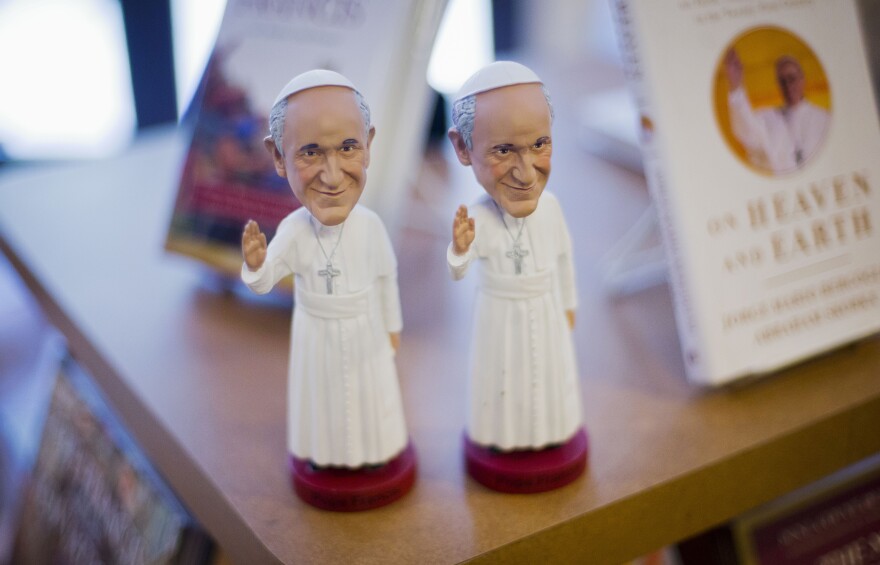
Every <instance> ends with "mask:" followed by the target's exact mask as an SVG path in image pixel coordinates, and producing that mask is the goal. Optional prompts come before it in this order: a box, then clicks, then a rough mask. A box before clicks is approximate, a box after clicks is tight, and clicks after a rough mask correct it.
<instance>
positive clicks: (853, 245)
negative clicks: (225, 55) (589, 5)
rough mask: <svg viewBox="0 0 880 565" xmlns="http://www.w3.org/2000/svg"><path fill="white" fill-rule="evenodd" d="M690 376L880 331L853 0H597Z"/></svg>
mask: <svg viewBox="0 0 880 565" xmlns="http://www.w3.org/2000/svg"><path fill="white" fill-rule="evenodd" d="M612 1H613V4H612V6H613V12H614V16H615V20H616V24H617V26H618V32H619V33H618V35H619V38H620V42H621V45H622V47H623V51H624V53H625V57H624V58H625V65H626V72H627V75H628V78H629V79H630V82H631V84H632V86H633V93H634V97H635V101H636V105H637V107H638V108H639V129H640V138H641V145H642V152H643V161H644V165H645V172H646V176H647V177H648V182H649V187H650V190H651V194H652V199H653V201H654V203H655V206H656V207H657V210H658V216H659V220H660V224H661V229H662V232H663V239H664V247H665V249H666V253H667V262H668V265H669V279H670V286H671V290H672V294H673V299H674V302H675V311H676V321H677V326H678V329H679V337H680V340H681V345H682V350H683V356H684V360H685V365H686V369H687V373H688V377H689V378H690V379H691V380H692V381H694V382H697V383H701V384H708V385H718V384H722V383H725V382H729V381H732V380H734V379H737V378H741V377H744V376H746V375H752V374H761V373H766V372H770V371H774V370H777V369H779V368H781V367H784V366H786V365H789V364H792V363H794V362H797V361H800V360H802V359H805V358H808V357H810V356H813V355H815V354H818V353H820V352H823V351H826V350H829V349H832V348H834V347H837V346H840V345H843V344H845V343H848V342H851V341H854V340H858V339H860V338H864V337H866V336H868V335H871V334H873V333H876V332H877V331H878V330H880V224H878V222H880V159H878V156H880V127H878V119H877V111H876V106H875V103H874V98H873V92H872V89H871V82H870V78H869V73H868V67H867V63H866V56H865V50H864V45H863V37H862V32H861V28H860V25H859V18H858V12H857V8H856V5H855V2H854V1H852V0H666V1H662V2H656V1H653V0H612Z"/></svg>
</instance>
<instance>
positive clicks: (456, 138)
mask: <svg viewBox="0 0 880 565" xmlns="http://www.w3.org/2000/svg"><path fill="white" fill-rule="evenodd" d="M446 135H447V136H449V141H451V142H452V147H453V149H455V156H456V157H458V161H459V162H460V163H461V164H462V165H464V166H465V167H467V166H470V164H471V154H470V151H468V148H467V145H466V144H465V142H464V138H463V137H461V134H460V133H458V130H457V129H455V128H454V127H451V128H449V131H448V132H447V133H446Z"/></svg>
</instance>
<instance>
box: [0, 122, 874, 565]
mask: <svg viewBox="0 0 880 565" xmlns="http://www.w3.org/2000/svg"><path fill="white" fill-rule="evenodd" d="M573 135H574V134H573V133H572V132H567V130H563V131H562V132H561V133H557V134H556V138H557V141H556V142H555V143H554V145H556V146H557V148H556V150H555V151H556V152H555V154H554V164H555V168H554V173H553V174H554V177H553V179H552V180H551V189H553V190H554V191H555V192H556V194H557V195H558V197H559V199H560V201H561V202H562V203H563V205H564V209H565V212H566V215H567V217H568V218H569V223H570V227H571V231H572V236H573V238H574V240H575V245H576V253H577V257H576V262H577V265H578V273H577V274H578V282H579V288H580V297H581V307H580V309H579V314H578V327H577V329H576V332H575V339H576V346H577V351H578V361H579V368H580V373H581V375H582V389H583V402H584V408H585V418H586V425H587V429H588V431H589V434H590V442H591V443H590V446H591V452H590V461H589V466H588V470H587V473H586V474H585V476H583V477H582V478H581V479H578V480H577V481H576V482H575V483H573V484H571V485H569V486H567V487H564V488H562V489H559V490H557V491H554V492H550V493H544V494H538V495H522V496H518V495H503V494H499V493H494V492H490V491H488V490H486V489H485V488H483V487H481V486H480V485H478V484H476V483H475V482H473V481H472V480H470V479H469V478H468V477H467V476H466V474H465V472H464V469H463V465H462V461H461V433H462V427H463V424H464V419H465V406H464V402H465V400H464V399H465V373H466V368H467V355H468V353H467V350H468V342H469V334H470V319H471V314H470V305H471V303H472V297H473V294H472V293H473V283H472V282H469V281H467V280H466V281H465V282H462V283H453V282H452V281H451V280H449V277H448V276H447V275H446V272H445V265H444V264H443V261H444V259H443V253H444V252H445V247H446V244H447V240H446V237H447V235H446V230H447V229H448V224H449V222H448V221H447V218H446V215H449V218H450V221H451V212H452V211H453V210H454V209H455V206H456V204H457V203H458V202H459V201H467V200H469V199H470V198H471V197H472V196H473V195H475V194H476V192H474V191H473V185H472V183H473V181H472V179H471V178H470V176H469V171H466V170H463V169H461V168H460V167H458V166H457V164H453V162H452V161H451V159H449V158H448V156H446V155H443V154H439V155H438V154H431V155H429V157H428V158H427V159H426V162H425V165H424V167H423V173H422V177H421V181H420V187H419V191H418V193H415V194H414V196H413V198H412V201H411V202H409V203H408V214H407V219H408V222H407V225H401V226H399V227H398V229H395V230H394V232H393V233H394V235H393V239H394V240H395V246H396V249H397V253H398V260H399V264H400V287H401V296H402V302H403V309H404V324H405V328H404V334H403V346H402V350H401V352H400V353H399V355H398V365H399V374H400V379H401V385H402V389H403V393H404V402H405V408H406V414H407V418H408V423H409V428H410V432H411V436H412V439H413V442H414V444H415V446H416V448H417V450H418V455H419V465H420V467H419V476H418V480H417V483H416V486H415V488H414V490H413V491H412V492H411V493H410V494H409V495H407V496H406V497H404V498H403V499H402V500H400V501H398V502H397V503H395V504H393V505H391V506H388V507H385V508H381V509H378V510H374V511H370V512H365V513H359V514H337V513H331V512H324V511H320V510H316V509H314V508H311V507H308V506H306V505H304V504H303V503H301V502H300V501H299V500H298V499H297V498H296V497H295V496H294V494H293V492H292V490H291V488H290V486H289V484H288V475H287V470H286V456H285V438H284V436H285V387H286V366H287V355H288V339H289V324H290V312H289V310H288V309H286V308H283V307H278V306H273V305H271V304H267V303H265V302H257V301H252V300H248V299H246V298H242V297H240V296H237V295H236V294H235V293H230V292H224V291H222V290H212V289H211V285H210V284H209V283H208V282H207V281H209V280H210V279H209V278H208V277H207V276H206V273H205V270H204V269H203V268H202V267H201V266H199V265H197V264H196V263H194V262H192V261H189V260H187V259H185V258H181V257H178V256H174V255H169V254H166V253H165V252H163V250H162V245H163V240H164V234H165V229H166V227H167V222H168V220H169V218H170V212H171V208H172V204H173V199H174V196H175V193H176V179H177V175H178V172H179V167H180V163H181V159H182V155H183V152H184V149H185V144H184V142H183V140H182V136H181V135H180V134H178V133H177V132H174V131H160V132H156V133H154V134H153V135H152V136H150V137H147V138H144V139H142V140H140V141H139V142H138V143H137V145H136V146H135V147H133V148H132V149H131V150H130V151H128V152H126V153H125V154H124V155H122V156H120V157H118V158H115V159H113V160H110V161H106V162H98V163H90V164H79V165H70V166H63V167H54V168H38V169H34V170H12V171H7V172H4V173H3V174H2V175H0V250H2V252H3V253H4V254H6V255H7V256H8V257H9V258H10V260H11V262H12V263H13V265H14V266H15V267H16V269H17V270H18V271H19V272H20V273H21V275H22V277H23V279H24V280H25V281H26V284H27V285H28V287H29V289H30V291H31V292H32V293H33V294H34V295H35V296H36V297H37V299H38V300H39V302H40V304H41V305H42V307H43V309H44V310H45V312H46V314H47V317H48V318H49V319H50V320H51V322H52V323H53V324H54V325H56V326H57V327H58V328H59V329H60V330H61V332H62V333H63V334H64V335H65V336H66V338H67V340H68V342H69V347H70V349H71V351H72V353H73V354H74V356H75V357H77V358H78V359H79V360H80V362H81V363H82V364H83V365H84V366H85V367H86V368H87V369H88V370H89V371H90V372H91V374H92V375H93V376H94V378H95V380H96V382H97V383H98V385H99V386H100V387H101V388H102V389H103V390H104V392H105V393H106V395H107V396H108V398H109V400H110V402H111V403H112V405H113V406H114V407H115V408H116V409H117V410H118V412H119V413H120V414H121V416H122V417H123V419H124V421H125V423H126V424H127V425H128V426H129V428H130V429H131V431H132V433H133V434H134V436H135V437H136V438H137V440H138V441H139V442H140V443H141V444H142V446H143V448H144V449H145V451H146V452H147V454H148V455H149V456H150V457H151V458H152V460H153V462H154V464H155V465H156V467H157V468H158V470H159V471H160V472H161V473H162V474H163V475H164V476H165V478H166V480H167V481H168V482H169V484H170V485H171V486H172V488H173V489H174V490H175V491H176V492H177V493H178V495H179V496H180V497H181V499H182V500H183V501H184V502H185V504H187V505H188V506H189V508H190V509H191V511H192V512H193V513H194V514H195V516H196V517H197V518H198V519H199V520H200V521H201V522H202V523H203V524H204V525H205V527H206V528H207V529H208V530H209V532H210V533H211V534H212V535H213V536H214V537H215V538H216V539H217V540H218V541H219V543H220V544H221V546H222V547H223V548H224V550H225V551H226V552H227V553H228V554H229V556H231V557H232V559H233V560H234V561H235V562H241V563H264V562H276V561H277V562H293V561H297V562H300V561H302V562H385V563H389V562H406V563H413V562H429V563H449V562H460V561H465V560H469V559H473V560H475V561H481V560H492V561H493V562H497V561H500V562H620V561H623V560H626V559H630V558H633V557H635V556H638V555H640V554H643V553H646V552H648V551H651V550H653V549H656V548H658V547H660V546H662V545H665V544H668V543H672V542H675V541H676V540H679V539H682V538H684V537H687V536H690V535H693V534H696V533H698V532H700V531H702V530H704V529H706V528H709V527H711V526H714V525H717V524H720V523H722V522H724V521H726V520H728V519H730V518H732V517H734V516H736V515H738V514H740V513H741V512H743V511H745V510H748V509H750V508H752V507H754V506H756V505H759V504H761V503H763V502H766V501H769V500H771V499H773V498H775V497H777V496H779V495H781V494H783V493H785V492H787V491H789V490H792V489H794V488H797V487H799V486H802V485H804V484H807V483H809V482H811V481H813V480H816V479H818V478H820V477H822V476H824V475H827V474H828V473H830V472H832V471H834V470H836V469H839V468H841V467H844V466H846V465H848V464H850V463H853V462H855V461H858V460H860V459H862V458H864V457H866V456H868V455H870V454H872V453H876V452H878V451H880V434H878V433H877V430H878V429H880V339H877V338H871V339H868V340H866V341H863V342H861V343H859V344H856V345H853V346H850V347H847V348H845V349H841V350H838V351H836V352H833V353H831V354H828V355H825V356H823V357H821V358H818V359H814V360H812V361H809V362H807V363H804V364H802V365H800V366H797V367H794V368H791V369H788V370H785V371H782V372H780V373H778V374H776V375H773V376H771V377H767V378H763V379H761V380H758V381H754V382H751V383H747V384H743V385H740V386H736V387H729V388H726V389H721V390H706V389H700V388H697V387H694V386H692V385H689V384H688V383H687V382H686V381H685V379H684V376H683V375H684V371H683V365H682V362H681V359H680V354H679V349H678V342H677V337H676V332H675V328H674V324H673V319H672V306H671V303H670V298H669V293H668V289H667V288H666V287H665V286H660V287H656V288H654V289H651V290H648V291H645V292H642V293H640V294H637V295H633V296H630V297H627V298H624V299H618V300H610V299H608V298H606V297H605V296H604V295H603V294H602V292H601V290H600V288H599V274H598V269H597V262H598V260H599V258H600V257H601V256H602V254H603V253H604V252H605V250H607V249H608V248H609V247H610V246H611V244H612V243H613V242H614V241H615V240H616V239H617V238H619V237H620V236H621V234H622V233H623V232H624V231H625V230H626V229H627V227H628V226H629V225H630V224H631V223H632V222H633V221H635V219H636V218H637V217H638V216H639V214H640V213H641V212H642V210H643V209H644V208H645V206H646V205H647V194H646V193H645V190H644V182H643V180H642V179H641V178H640V177H639V176H638V175H635V174H632V173H629V172H626V171H623V170H621V169H617V168H614V167H612V166H610V165H607V164H605V163H602V162H601V161H598V160H593V159H591V158H589V157H586V156H585V155H583V154H582V153H580V152H579V151H578V149H577V146H576V143H574V142H573V141H572V140H571V139H567V137H566V136H569V137H573ZM560 138H561V139H562V140H564V141H565V143H562V142H560V141H558V140H559V139H560ZM438 211H439V212H438ZM447 212H449V214H447Z"/></svg>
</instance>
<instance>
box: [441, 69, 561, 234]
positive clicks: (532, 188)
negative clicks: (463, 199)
mask: <svg viewBox="0 0 880 565" xmlns="http://www.w3.org/2000/svg"><path fill="white" fill-rule="evenodd" d="M471 141H472V144H473V149H467V147H466V146H465V145H464V142H463V141H462V140H460V139H459V140H458V141H456V140H455V139H453V145H454V146H455V149H456V155H457V156H458V159H459V161H461V163H462V164H464V165H471V166H472V167H473V169H474V175H476V177H477V181H478V182H479V183H480V184H481V185H482V186H483V188H484V189H485V190H486V192H488V193H489V195H490V196H491V197H492V198H493V199H494V200H495V202H496V203H497V204H498V206H500V207H501V208H502V209H504V210H505V211H506V212H507V213H508V214H510V215H511V216H513V217H515V218H524V217H526V216H528V215H529V214H531V213H532V212H534V211H535V208H536V207H537V206H538V198H540V196H541V193H542V192H543V191H544V186H546V184H547V179H548V178H549V176H550V155H551V153H552V147H551V139H550V108H549V107H548V106H547V100H546V99H545V98H544V92H543V91H542V90H541V86H540V85H539V84H535V83H532V84H516V85H512V86H504V87H501V88H496V89H494V90H489V91H487V92H481V93H479V94H477V99H476V110H475V114H474V130H473V133H472V134H471Z"/></svg>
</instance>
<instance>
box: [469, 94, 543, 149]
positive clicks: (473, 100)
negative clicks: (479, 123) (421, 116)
mask: <svg viewBox="0 0 880 565" xmlns="http://www.w3.org/2000/svg"><path fill="white" fill-rule="evenodd" d="M541 92H543V93H544V99H545V100H547V107H548V108H549V109H550V123H553V102H552V101H551V100H550V91H549V90H547V87H546V86H544V85H543V84H541ZM478 94H479V93H478ZM476 111H477V95H476V94H471V95H469V96H465V97H463V98H459V99H458V100H456V101H455V102H453V103H452V125H453V126H454V127H455V129H456V130H457V131H458V134H459V135H460V136H461V138H462V139H463V140H464V144H465V146H466V147H467V148H468V149H469V150H472V149H473V148H474V142H473V140H472V138H471V136H472V134H473V133H474V114H475V113H476Z"/></svg>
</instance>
